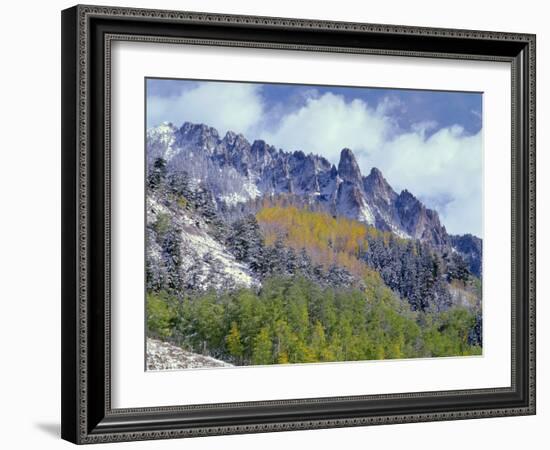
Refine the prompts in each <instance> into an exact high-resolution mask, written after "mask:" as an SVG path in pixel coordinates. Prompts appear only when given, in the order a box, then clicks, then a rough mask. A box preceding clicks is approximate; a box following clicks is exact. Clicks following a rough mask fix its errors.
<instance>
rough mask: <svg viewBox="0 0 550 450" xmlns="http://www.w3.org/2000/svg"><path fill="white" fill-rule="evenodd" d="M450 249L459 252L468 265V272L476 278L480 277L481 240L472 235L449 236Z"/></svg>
mask: <svg viewBox="0 0 550 450" xmlns="http://www.w3.org/2000/svg"><path fill="white" fill-rule="evenodd" d="M449 239H450V242H451V245H452V247H453V248H454V249H455V250H456V251H457V252H459V253H460V254H461V255H462V256H463V257H464V260H465V261H466V262H467V263H468V266H469V268H470V271H471V272H472V273H473V274H474V275H475V276H476V277H478V278H481V276H482V261H481V255H482V253H483V252H482V250H483V249H482V244H483V242H482V240H481V239H480V238H478V237H476V236H474V235H472V234H464V235H462V236H456V235H450V236H449Z"/></svg>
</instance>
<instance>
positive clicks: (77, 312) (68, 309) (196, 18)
mask: <svg viewBox="0 0 550 450" xmlns="http://www.w3.org/2000/svg"><path fill="white" fill-rule="evenodd" d="M115 40H138V41H145V42H159V43H177V42H187V43H195V44H198V45H214V44H215V45H221V46H242V47H256V48H263V49H265V51H266V52H268V51H269V49H270V48H277V49H290V50H303V51H321V52H347V53H363V54H381V55H398V56H409V57H415V58H423V57H431V58H448V59H458V60H461V59H462V60H464V59H474V60H484V61H504V62H509V63H510V64H511V67H512V70H511V72H512V80H511V85H512V92H511V100H512V117H511V124H512V125H511V129H512V142H511V147H512V173H511V179H512V192H511V193H510V195H511V196H512V211H511V223H512V236H511V241H512V261H511V266H512V302H511V303H512V315H511V317H512V324H511V327H512V342H511V348H512V359H511V360H512V373H511V380H512V383H511V386H509V387H506V388H496V387H495V388H490V389H475V390H456V391H446V392H442V391H434V392H422V393H416V394H407V393H405V394H387V395H365V396H356V397H328V398H315V399H288V400H279V401H262V402H260V401H258V402H249V403H229V404H213V405H207V406H206V405H194V406H181V407H178V406H174V407H150V408H138V409H113V408H112V407H111V384H110V380H111V353H110V327H111V323H110V307H111V305H110V301H111V299H110V213H111V206H110V181H111V179H110V177H111V173H110V131H111V130H110V117H109V102H110V45H111V42H113V41H115ZM528 414H535V36H534V35H530V34H514V33H500V32H485V31H468V30H450V29H433V28H417V27H405V26H394V25H373V24H362V23H344V22H328V21H314V20H302V19H280V18H269V17H251V16H233V15H217V14H204V13H190V12H176V11H157V10H143V9H126V8H114V7H113V8H112V7H98V6H75V7H73V8H70V9H67V10H65V11H63V12H62V437H63V438H64V439H67V440H69V441H71V442H74V443H79V444H83V443H96V442H110V441H131V440H142V439H163V438H175V437H187V436H189V437H191V436H206V435H217V434H233V433H235V434H236V433H252V432H268V431H283V430H299V429H313V428H329V427H346V426H361V425H374V424H391V423H403V422H422V421H438V420H451V419H468V418H482V417H498V416H511V415H528Z"/></svg>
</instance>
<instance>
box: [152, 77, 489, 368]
mask: <svg viewBox="0 0 550 450" xmlns="http://www.w3.org/2000/svg"><path fill="white" fill-rule="evenodd" d="M482 100H483V94H482V93H480V92H454V91H428V90H413V89H389V88H376V87H350V86H319V85H296V84H280V83H279V84H277V83H259V82H241V81H207V80H187V79H162V78H146V79H145V106H146V117H145V122H146V136H145V149H146V151H145V154H146V161H145V165H146V180H145V217H146V219H145V220H146V236H145V256H146V258H145V260H146V267H145V279H146V286H145V292H146V294H145V308H146V368H147V370H173V369H194V368H218V367H219V368H221V367H234V366H259V365H272V364H296V363H300V364H303V363H334V362H344V361H367V360H378V361H380V360H388V359H409V358H437V357H466V356H476V355H482V353H483V340H482V335H483V333H482V279H483V267H482V259H483V258H482V242H483V241H482V239H483V213H482V211H483V209H482V206H483V205H482V199H483V123H482V117H483V110H482Z"/></svg>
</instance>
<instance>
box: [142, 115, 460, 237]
mask: <svg viewBox="0 0 550 450" xmlns="http://www.w3.org/2000/svg"><path fill="white" fill-rule="evenodd" d="M147 146H148V149H147V158H148V167H152V165H153V162H154V160H155V159H157V158H164V159H165V160H166V162H167V169H168V171H186V172H188V173H189V174H190V176H191V177H192V178H194V179H196V180H198V181H201V182H202V183H205V184H206V185H208V187H209V189H211V191H212V192H213V193H214V195H215V196H216V201H217V202H219V203H220V204H222V203H225V204H226V205H230V206H231V205H235V204H237V203H243V202H246V201H248V200H251V199H254V198H256V197H259V196H263V195H277V194H294V195H297V196H301V197H304V198H306V199H307V200H308V202H309V203H311V202H315V203H316V204H318V205H319V206H320V207H323V208H325V209H326V210H328V211H330V212H331V213H332V214H334V215H342V216H345V217H349V218H352V219H356V220H359V221H362V222H365V223H368V224H370V225H373V226H376V227H377V228H379V229H381V230H384V231H391V232H393V233H395V234H396V235H397V236H400V237H402V238H413V239H419V240H422V241H425V242H428V243H430V244H433V245H435V246H445V245H449V243H450V241H449V235H448V234H447V232H446V230H445V227H444V226H443V225H442V224H441V223H440V221H439V217H438V214H437V212H435V211H433V210H431V209H428V208H426V207H425V206H424V205H423V204H422V203H421V202H420V201H419V200H418V199H417V198H416V197H415V196H414V195H413V194H411V193H410V192H408V191H407V190H404V191H402V192H401V193H399V194H398V193H396V192H395V191H394V190H393V189H392V187H391V186H390V185H389V183H388V182H387V181H386V179H385V178H384V176H383V175H382V173H381V172H380V170H378V169H377V168H372V170H371V171H370V173H369V175H368V176H363V175H362V173H361V170H360V168H359V165H358V164H357V161H356V159H355V156H354V154H353V152H352V151H351V150H350V149H348V148H344V149H343V150H342V152H341V155H340V161H339V164H338V166H337V167H336V166H334V165H332V164H330V163H329V161H327V160H326V159H325V158H323V157H322V156H318V155H314V154H311V153H310V154H308V155H306V154H304V153H303V152H302V151H294V152H286V151H283V150H278V149H276V148H275V147H273V146H271V145H269V144H267V143H266V142H264V141H262V140H256V141H254V142H253V143H252V144H251V143H250V142H248V141H247V140H246V139H245V138H244V136H243V135H241V134H236V133H234V132H231V131H230V132H228V133H227V134H226V135H225V136H224V137H223V138H221V137H220V135H219V134H218V132H217V130H215V129H214V128H211V127H208V126H206V125H203V124H191V123H189V122H186V123H184V124H183V125H182V126H181V127H180V128H177V127H175V126H174V125H172V124H163V125H161V126H159V127H157V128H153V129H151V130H149V131H148V133H147Z"/></svg>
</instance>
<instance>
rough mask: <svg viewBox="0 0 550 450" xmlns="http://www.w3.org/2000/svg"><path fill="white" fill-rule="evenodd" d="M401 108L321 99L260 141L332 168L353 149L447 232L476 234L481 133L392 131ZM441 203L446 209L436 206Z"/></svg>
mask: <svg viewBox="0 0 550 450" xmlns="http://www.w3.org/2000/svg"><path fill="white" fill-rule="evenodd" d="M396 108H397V109H399V108H401V105H399V104H396V103H392V101H390V100H388V101H383V102H381V104H379V105H377V107H375V108H372V107H370V106H369V105H367V104H366V103H365V102H363V101H361V100H354V101H352V102H346V101H345V100H344V98H343V97H341V96H336V95H333V94H330V93H328V94H324V95H323V96H321V97H318V98H311V99H309V100H308V101H307V102H306V104H305V105H304V106H303V107H302V108H300V109H298V110H297V111H294V112H292V113H290V114H287V115H286V116H284V117H283V118H282V119H281V121H280V123H279V126H278V127H277V128H276V129H275V130H274V131H269V132H268V131H264V132H263V133H262V136H261V137H262V139H265V140H266V141H267V142H269V143H271V144H273V145H276V146H278V147H281V148H284V149H286V150H295V149H300V150H303V151H305V152H306V153H309V152H312V153H317V154H321V155H323V156H325V157H326V158H327V159H329V160H330V161H331V162H332V163H334V164H337V163H338V158H339V155H340V151H341V149H342V148H343V147H349V148H351V149H352V150H353V151H354V153H355V155H356V157H357V160H358V162H359V166H360V167H361V170H362V172H363V174H364V175H367V174H368V173H369V171H370V169H371V168H372V167H378V168H379V169H380V170H381V171H382V173H383V174H384V176H385V177H386V179H387V180H388V181H389V183H390V184H391V185H392V186H393V187H394V189H396V190H397V191H398V192H399V191H400V190H402V189H408V190H409V191H410V192H412V193H413V194H414V195H416V196H417V197H419V198H421V199H422V200H423V201H424V202H425V203H426V204H427V206H428V207H432V208H434V209H436V210H438V212H439V213H440V216H441V220H442V222H443V224H444V225H445V226H446V228H447V230H448V231H449V232H450V233H460V234H461V233H467V232H469V233H474V234H476V235H478V236H480V235H481V232H482V222H481V218H482V210H481V199H482V178H481V176H482V140H481V132H480V133H478V134H476V135H475V136H469V135H466V134H465V133H464V130H463V129H462V128H461V127H460V126H458V125H455V126H452V127H447V128H442V129H440V130H438V131H437V132H435V133H434V134H432V135H431V136H429V137H427V132H428V131H432V130H433V129H434V128H435V127H436V126H437V124H436V123H434V122H423V123H418V124H416V125H414V126H413V127H411V130H410V131H407V132H403V131H400V130H398V129H397V128H396V127H397V126H396V123H395V121H394V120H393V118H392V114H393V112H394V111H395V110H396ZM442 199H444V200H445V201H444V203H442Z"/></svg>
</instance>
